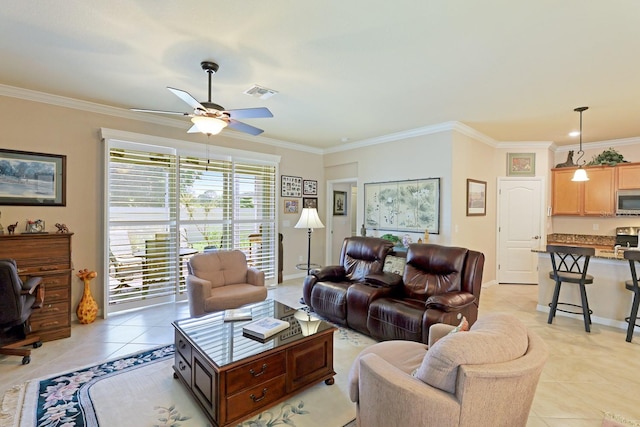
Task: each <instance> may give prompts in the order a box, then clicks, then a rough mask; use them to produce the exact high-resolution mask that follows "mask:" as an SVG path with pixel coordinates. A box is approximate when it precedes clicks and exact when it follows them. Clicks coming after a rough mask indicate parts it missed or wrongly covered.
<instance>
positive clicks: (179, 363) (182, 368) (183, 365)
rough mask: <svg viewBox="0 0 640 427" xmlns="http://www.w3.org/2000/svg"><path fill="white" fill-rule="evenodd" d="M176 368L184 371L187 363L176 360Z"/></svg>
mask: <svg viewBox="0 0 640 427" xmlns="http://www.w3.org/2000/svg"><path fill="white" fill-rule="evenodd" d="M178 368H179V369H180V370H181V371H184V370H185V369H187V365H185V364H184V363H182V360H181V361H179V362H178Z"/></svg>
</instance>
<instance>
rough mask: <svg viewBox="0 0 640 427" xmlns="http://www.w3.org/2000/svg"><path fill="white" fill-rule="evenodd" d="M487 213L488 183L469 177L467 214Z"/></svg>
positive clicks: (479, 214) (478, 214) (480, 214)
mask: <svg viewBox="0 0 640 427" xmlns="http://www.w3.org/2000/svg"><path fill="white" fill-rule="evenodd" d="M486 214H487V183H486V182H485V181H476V180H475V179H467V216H482V215H486Z"/></svg>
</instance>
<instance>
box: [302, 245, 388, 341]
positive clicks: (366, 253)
mask: <svg viewBox="0 0 640 427" xmlns="http://www.w3.org/2000/svg"><path fill="white" fill-rule="evenodd" d="M392 248H393V243H391V242H390V241H388V240H384V239H380V238H377V237H348V238H346V239H345V240H344V242H343V243H342V250H341V252H340V265H336V266H327V267H324V268H322V269H320V270H317V271H315V272H314V273H313V274H311V275H309V276H307V277H306V278H305V281H304V284H303V287H302V292H303V299H304V303H305V304H307V305H308V306H309V307H311V309H312V310H313V311H315V312H316V313H318V314H319V315H321V316H323V317H324V318H326V319H328V320H331V321H333V322H336V323H339V324H342V325H346V324H347V315H348V314H347V311H348V310H347V291H348V290H349V288H350V287H351V286H352V285H354V284H356V283H364V282H365V279H366V277H367V276H370V275H376V274H380V275H381V274H382V268H383V266H384V260H385V258H386V256H387V254H388V253H389V252H390V251H391V249H392ZM363 315H364V317H365V319H366V307H365V311H364V313H363ZM349 326H351V327H353V326H352V325H349ZM365 326H366V325H365ZM354 329H359V328H354ZM365 333H366V331H365Z"/></svg>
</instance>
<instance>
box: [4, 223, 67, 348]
mask: <svg viewBox="0 0 640 427" xmlns="http://www.w3.org/2000/svg"><path fill="white" fill-rule="evenodd" d="M72 234H73V233H66V234H57V233H50V234H12V235H7V234H3V235H0V258H12V259H15V260H16V263H17V265H18V273H19V274H20V277H21V278H22V279H23V280H25V278H26V277H29V276H40V277H42V278H43V283H44V289H45V291H44V306H43V307H42V308H41V309H37V310H34V311H33V313H32V314H31V319H30V321H31V334H37V335H39V336H40V339H41V340H42V341H51V340H57V339H60V338H66V337H70V336H71V272H72V266H71V236H72Z"/></svg>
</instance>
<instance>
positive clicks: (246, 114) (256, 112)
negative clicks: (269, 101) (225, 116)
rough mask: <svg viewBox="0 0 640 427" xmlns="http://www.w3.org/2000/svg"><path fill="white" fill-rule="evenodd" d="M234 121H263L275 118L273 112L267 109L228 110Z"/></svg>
mask: <svg viewBox="0 0 640 427" xmlns="http://www.w3.org/2000/svg"><path fill="white" fill-rule="evenodd" d="M226 111H227V113H229V115H230V116H231V118H232V119H262V118H267V117H273V114H272V113H271V111H269V109H268V108H266V107H258V108H239V109H237V110H226Z"/></svg>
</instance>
